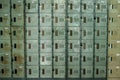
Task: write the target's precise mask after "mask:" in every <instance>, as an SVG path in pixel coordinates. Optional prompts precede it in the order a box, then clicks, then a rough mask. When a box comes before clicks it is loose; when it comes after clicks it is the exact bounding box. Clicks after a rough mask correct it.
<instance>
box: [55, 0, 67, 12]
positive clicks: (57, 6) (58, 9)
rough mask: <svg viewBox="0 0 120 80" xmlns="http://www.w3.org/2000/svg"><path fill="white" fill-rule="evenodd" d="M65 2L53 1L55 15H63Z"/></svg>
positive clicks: (62, 0) (63, 0)
mask: <svg viewBox="0 0 120 80" xmlns="http://www.w3.org/2000/svg"><path fill="white" fill-rule="evenodd" d="M65 7H66V6H65V0H61V1H59V0H54V6H53V12H54V13H55V14H56V13H61V14H62V13H63V14H64V13H65Z"/></svg>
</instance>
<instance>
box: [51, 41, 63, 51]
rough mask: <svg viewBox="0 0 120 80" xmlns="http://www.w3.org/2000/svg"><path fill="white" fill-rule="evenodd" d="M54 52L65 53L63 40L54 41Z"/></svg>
mask: <svg viewBox="0 0 120 80" xmlns="http://www.w3.org/2000/svg"><path fill="white" fill-rule="evenodd" d="M53 46H54V52H65V40H54V44H53Z"/></svg>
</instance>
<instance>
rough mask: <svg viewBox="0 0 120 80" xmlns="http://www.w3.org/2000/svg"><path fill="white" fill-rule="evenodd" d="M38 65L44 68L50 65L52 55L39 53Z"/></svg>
mask: <svg viewBox="0 0 120 80" xmlns="http://www.w3.org/2000/svg"><path fill="white" fill-rule="evenodd" d="M40 65H45V66H48V65H49V66H50V65H52V54H51V53H41V54H40Z"/></svg>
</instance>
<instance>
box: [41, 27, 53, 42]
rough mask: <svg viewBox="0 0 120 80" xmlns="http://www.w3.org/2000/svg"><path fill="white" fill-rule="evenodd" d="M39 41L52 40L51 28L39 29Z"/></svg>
mask: <svg viewBox="0 0 120 80" xmlns="http://www.w3.org/2000/svg"><path fill="white" fill-rule="evenodd" d="M40 39H41V41H42V40H43V41H44V40H52V27H40Z"/></svg>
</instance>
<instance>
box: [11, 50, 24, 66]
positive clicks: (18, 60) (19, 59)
mask: <svg viewBox="0 0 120 80" xmlns="http://www.w3.org/2000/svg"><path fill="white" fill-rule="evenodd" d="M24 58H25V57H24V53H22V52H21V53H20V52H19V53H18V52H13V53H12V60H13V65H24V62H25V59H24Z"/></svg>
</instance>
